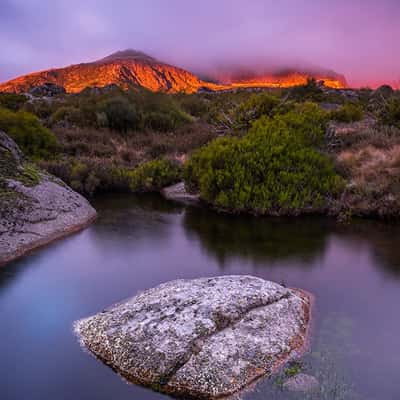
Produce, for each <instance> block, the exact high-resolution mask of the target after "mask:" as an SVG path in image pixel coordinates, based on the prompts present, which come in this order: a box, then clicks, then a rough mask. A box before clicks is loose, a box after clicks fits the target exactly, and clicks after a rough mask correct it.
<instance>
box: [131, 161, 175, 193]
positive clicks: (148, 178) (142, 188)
mask: <svg viewBox="0 0 400 400" xmlns="http://www.w3.org/2000/svg"><path fill="white" fill-rule="evenodd" d="M180 176H181V168H180V167H179V165H178V164H176V163H173V162H171V161H168V160H165V159H157V160H152V161H148V162H146V163H144V164H142V165H140V166H139V167H137V168H135V169H134V170H132V171H130V172H129V173H128V177H129V186H130V188H131V190H132V191H133V192H154V191H159V190H161V189H162V188H163V187H165V186H168V185H171V184H173V183H176V182H178V181H179V179H180Z"/></svg>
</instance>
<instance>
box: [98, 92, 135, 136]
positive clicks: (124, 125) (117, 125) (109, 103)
mask: <svg viewBox="0 0 400 400" xmlns="http://www.w3.org/2000/svg"><path fill="white" fill-rule="evenodd" d="M102 110H103V112H104V114H105V115H106V117H107V124H108V127H109V128H110V129H111V130H115V131H118V132H122V133H126V132H127V131H128V130H134V129H138V128H139V127H140V123H141V115H140V114H139V113H138V112H137V110H136V108H135V107H134V106H133V105H132V104H130V103H129V101H128V100H126V99H125V98H123V97H115V98H111V99H109V100H106V101H104V103H103V104H102Z"/></svg>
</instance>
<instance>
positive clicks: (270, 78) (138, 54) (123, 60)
mask: <svg viewBox="0 0 400 400" xmlns="http://www.w3.org/2000/svg"><path fill="white" fill-rule="evenodd" d="M207 76H208V77H209V78H211V79H210V81H206V80H205V79H201V78H200V77H198V76H197V75H195V74H193V73H191V72H189V71H187V70H185V69H183V68H180V67H177V66H174V65H170V64H167V63H164V62H162V61H159V60H157V59H156V58H154V57H152V56H150V55H148V54H146V53H144V52H142V51H137V50H131V49H128V50H124V51H117V52H115V53H113V54H111V55H109V56H106V57H104V58H101V59H99V60H97V61H93V62H89V63H81V64H75V65H71V66H68V67H64V68H58V69H49V70H45V71H39V72H34V73H31V74H28V75H24V76H21V77H18V78H15V79H12V80H11V81H8V82H5V83H3V84H0V91H2V92H14V93H21V92H29V91H30V90H31V89H32V88H34V87H37V86H41V85H44V84H46V83H52V84H56V85H58V86H62V87H63V88H64V89H65V90H66V92H68V93H77V92H80V91H82V90H83V89H85V88H87V87H104V86H108V85H112V84H114V85H118V86H120V87H122V88H124V89H127V88H129V87H143V88H146V89H149V90H151V91H154V92H157V91H160V92H166V93H177V92H185V93H194V92H197V91H198V90H199V89H200V88H207V89H209V90H222V89H231V88H237V87H290V86H295V85H301V84H304V83H306V82H307V79H309V78H315V79H317V80H322V81H324V83H325V85H326V86H328V87H333V88H342V87H346V86H347V82H346V79H345V78H344V77H343V76H342V75H339V74H337V73H335V72H333V71H329V70H323V69H320V70H316V69H314V70H311V69H310V70H305V69H295V68H285V69H283V68H281V69H279V70H278V69H271V68H268V67H267V66H265V67H264V68H263V69H260V68H259V67H254V68H248V69H246V70H244V69H243V68H242V69H238V68H237V67H236V66H231V67H229V66H226V67H225V69H216V70H215V71H210V70H209V71H208V72H207Z"/></svg>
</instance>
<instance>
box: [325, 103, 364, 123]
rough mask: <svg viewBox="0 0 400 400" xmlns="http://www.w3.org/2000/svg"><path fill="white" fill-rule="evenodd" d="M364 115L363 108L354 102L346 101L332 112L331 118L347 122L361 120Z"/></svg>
mask: <svg viewBox="0 0 400 400" xmlns="http://www.w3.org/2000/svg"><path fill="white" fill-rule="evenodd" d="M363 116H364V113H363V110H362V108H361V107H360V106H359V105H357V104H354V103H346V104H344V105H343V106H341V107H340V108H339V109H338V110H335V111H332V112H331V114H330V118H331V119H333V120H335V121H339V122H346V123H350V122H356V121H361V120H362V118H363Z"/></svg>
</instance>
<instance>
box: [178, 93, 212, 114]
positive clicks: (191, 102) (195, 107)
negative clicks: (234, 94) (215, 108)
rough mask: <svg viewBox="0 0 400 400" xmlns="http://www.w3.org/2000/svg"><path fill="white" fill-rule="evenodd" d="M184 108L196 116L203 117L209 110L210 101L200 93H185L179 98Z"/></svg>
mask: <svg viewBox="0 0 400 400" xmlns="http://www.w3.org/2000/svg"><path fill="white" fill-rule="evenodd" d="M179 103H180V105H181V107H182V109H183V110H184V111H185V112H187V113H188V114H190V115H193V116H194V117H202V116H204V115H205V114H206V113H207V112H208V110H209V104H208V101H207V100H205V99H204V98H203V97H201V96H199V95H198V94H189V95H188V94H185V95H181V96H180V98H179Z"/></svg>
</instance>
